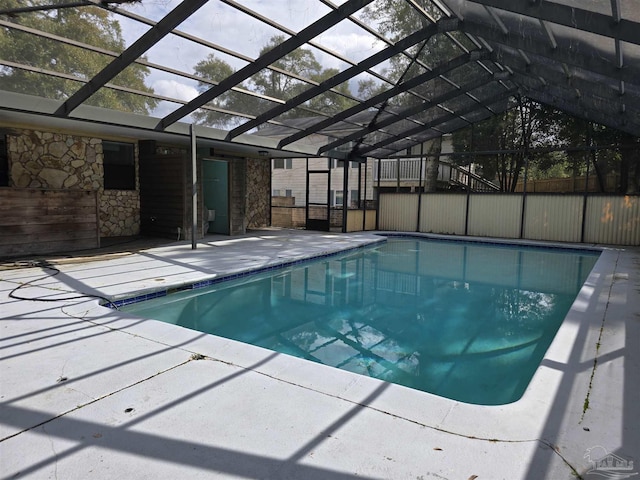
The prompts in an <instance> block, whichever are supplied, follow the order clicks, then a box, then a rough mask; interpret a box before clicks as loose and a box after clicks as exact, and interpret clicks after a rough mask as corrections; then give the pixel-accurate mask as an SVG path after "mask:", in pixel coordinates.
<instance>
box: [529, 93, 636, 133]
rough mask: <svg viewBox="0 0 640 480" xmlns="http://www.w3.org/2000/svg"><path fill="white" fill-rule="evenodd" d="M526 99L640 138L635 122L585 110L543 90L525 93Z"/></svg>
mask: <svg viewBox="0 0 640 480" xmlns="http://www.w3.org/2000/svg"><path fill="white" fill-rule="evenodd" d="M523 95H525V96H526V97H528V98H530V99H532V100H534V101H536V102H538V103H542V104H546V105H553V106H554V107H555V108H557V109H558V110H561V111H563V112H565V113H568V114H569V115H572V116H574V117H578V118H582V119H584V120H588V121H592V122H596V123H600V124H602V125H607V126H609V127H611V128H615V129H617V130H620V131H623V132H627V133H629V134H631V135H635V136H640V125H639V124H638V123H635V122H630V121H624V120H623V121H621V120H620V119H619V118H612V117H611V116H608V115H605V114H603V113H602V112H599V111H596V110H587V109H584V108H583V107H582V106H581V105H580V104H579V103H578V102H573V101H569V100H566V99H565V98H561V97H557V96H556V95H554V94H553V93H551V92H547V91H545V90H543V89H538V90H534V89H531V90H529V91H527V92H525V93H523Z"/></svg>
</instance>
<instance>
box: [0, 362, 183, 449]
mask: <svg viewBox="0 0 640 480" xmlns="http://www.w3.org/2000/svg"><path fill="white" fill-rule="evenodd" d="M190 361H191V359H190V358H189V359H188V360H185V361H184V362H180V363H178V364H176V365H173V366H171V367H168V368H165V369H164V370H160V371H159V372H156V373H154V374H153V375H149V376H148V377H145V378H143V379H141V380H138V381H136V382H133V383H130V384H128V385H125V386H124V387H120V388H118V389H116V390H113V391H111V392H109V393H106V394H104V395H101V396H99V397H96V398H92V399H91V400H88V401H86V402H84V403H81V404H79V405H76V406H75V407H73V408H70V409H68V410H67V411H65V412H62V413H59V414H58V415H54V416H52V417H51V418H49V419H47V420H44V421H42V422H40V423H38V424H36V425H32V426H30V427H28V428H25V429H23V430H20V431H19V432H15V433H13V434H11V435H7V436H6V437H4V438H0V443H2V442H4V441H5V440H9V439H10V438H13V437H17V436H18V435H20V434H22V433H25V432H28V431H30V430H35V429H37V428H40V427H42V429H43V431H44V432H45V433H46V430H45V425H47V424H49V423H51V422H53V421H54V420H57V419H59V418H62V417H64V416H66V415H68V414H70V413H73V412H76V411H78V410H80V409H82V408H85V407H87V406H89V405H93V404H94V403H97V402H99V401H101V400H104V399H106V398H109V397H111V396H113V395H116V394H118V393H120V392H124V391H125V390H128V389H130V388H132V387H135V386H137V385H140V384H142V383H144V382H146V381H148V380H151V379H152V378H156V377H158V376H160V375H163V374H165V373H168V372H170V371H172V370H175V369H176V368H180V367H182V366H183V365H186V364H187V363H189V362H190ZM73 381H74V380H73V378H66V377H65V380H64V382H65V384H67V383H72V382H73ZM58 383H60V382H58ZM76 391H77V390H76Z"/></svg>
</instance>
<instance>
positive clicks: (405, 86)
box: [278, 50, 488, 148]
mask: <svg viewBox="0 0 640 480" xmlns="http://www.w3.org/2000/svg"><path fill="white" fill-rule="evenodd" d="M487 56H488V52H486V51H480V50H476V51H474V52H472V53H467V54H464V55H460V56H459V57H456V58H454V59H452V60H449V61H448V62H447V63H445V64H442V65H439V66H437V67H435V68H434V69H433V70H431V71H430V72H425V73H423V74H420V75H418V76H417V77H413V78H411V79H409V80H407V81H405V82H402V83H401V84H399V85H396V86H395V87H393V88H390V89H389V90H387V91H385V92H382V93H379V94H378V95H375V96H373V97H371V98H369V99H367V100H366V101H364V102H361V103H359V104H358V105H354V106H353V107H351V108H348V109H346V110H343V111H342V112H339V113H337V114H335V115H333V117H331V118H327V119H326V120H322V121H320V122H318V123H315V124H313V125H312V126H311V127H309V128H306V129H304V130H301V131H300V132H297V133H295V134H293V135H290V136H288V137H287V138H284V139H282V140H281V141H280V143H278V148H283V147H284V146H286V145H289V144H290V143H293V142H295V141H297V140H300V139H302V138H304V137H307V136H309V135H311V134H313V133H316V132H319V131H320V130H322V129H324V128H327V127H330V126H331V125H335V124H336V123H338V122H340V121H342V120H345V119H346V118H349V117H351V116H353V115H355V114H357V113H360V112H362V111H364V110H366V109H368V108H373V107H375V106H376V105H379V104H381V103H383V102H385V101H386V100H389V99H390V98H391V97H394V96H396V95H399V94H400V93H402V92H405V91H407V90H409V89H411V88H414V87H416V86H418V85H422V84H424V83H427V82H428V81H430V80H433V79H434V78H437V77H439V76H440V75H444V74H446V73H448V72H450V71H452V70H454V69H456V68H458V67H461V66H463V65H465V64H467V63H469V62H470V61H474V60H475V59H481V58H485V57H487Z"/></svg>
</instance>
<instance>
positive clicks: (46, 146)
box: [7, 129, 140, 237]
mask: <svg viewBox="0 0 640 480" xmlns="http://www.w3.org/2000/svg"><path fill="white" fill-rule="evenodd" d="M7 140H8V148H7V150H8V154H9V172H10V173H9V182H10V183H9V186H11V187H15V188H50V189H68V190H92V191H97V192H98V202H99V209H100V234H101V236H103V237H110V236H125V235H137V234H138V233H140V198H139V192H138V189H137V185H136V190H106V191H105V190H104V169H103V158H104V157H103V153H102V139H100V138H92V137H83V136H78V135H69V134H63V133H54V132H42V131H38V130H29V129H22V130H14V131H13V132H11V133H10V134H9V135H7ZM137 163H138V162H137V148H136V170H137ZM136 179H137V175H136Z"/></svg>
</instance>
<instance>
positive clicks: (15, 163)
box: [7, 130, 103, 190]
mask: <svg viewBox="0 0 640 480" xmlns="http://www.w3.org/2000/svg"><path fill="white" fill-rule="evenodd" d="M7 137H8V153H9V171H10V174H9V178H10V180H9V181H10V184H9V186H12V187H17V188H57V189H61V188H65V189H72V190H99V189H100V188H101V187H102V181H103V180H102V179H103V170H102V140H100V139H99V138H89V137H78V136H71V135H64V134H61V133H51V132H39V131H35V130H20V131H17V132H15V133H12V134H9V135H8V136H7Z"/></svg>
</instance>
